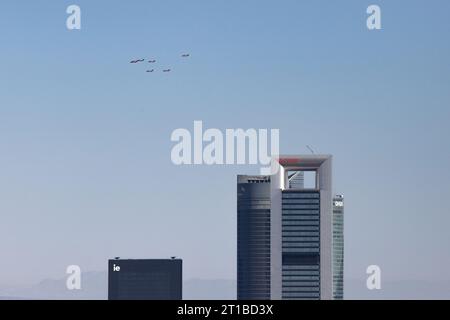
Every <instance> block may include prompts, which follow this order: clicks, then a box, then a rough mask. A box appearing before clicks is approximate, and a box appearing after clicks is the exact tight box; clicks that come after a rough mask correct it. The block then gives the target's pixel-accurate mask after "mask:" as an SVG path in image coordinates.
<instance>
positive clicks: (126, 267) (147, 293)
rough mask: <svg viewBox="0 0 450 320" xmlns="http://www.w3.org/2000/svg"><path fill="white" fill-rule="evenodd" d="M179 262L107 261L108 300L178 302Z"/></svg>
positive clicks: (179, 294) (180, 275) (180, 293)
mask: <svg viewBox="0 0 450 320" xmlns="http://www.w3.org/2000/svg"><path fill="white" fill-rule="evenodd" d="M182 264H183V262H182V260H181V259H142V260H131V259H114V260H109V261H108V299H109V300H181V299H182V280H183V277H182V268H183V267H182Z"/></svg>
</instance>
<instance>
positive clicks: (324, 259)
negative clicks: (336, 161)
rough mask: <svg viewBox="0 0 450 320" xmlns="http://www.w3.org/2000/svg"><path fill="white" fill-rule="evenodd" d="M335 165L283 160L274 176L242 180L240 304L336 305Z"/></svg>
mask: <svg viewBox="0 0 450 320" xmlns="http://www.w3.org/2000/svg"><path fill="white" fill-rule="evenodd" d="M331 161H332V158H331V156H320V155H307V156H281V157H279V158H278V159H277V160H275V162H274V167H276V171H275V172H276V173H275V174H274V175H271V176H257V177H255V176H249V177H247V176H239V177H238V299H261V298H265V299H332V297H333V292H332V289H333V285H332V190H331V178H332V177H331V174H332V172H331ZM306 171H311V172H313V173H315V185H314V186H313V187H310V188H305V187H304V184H303V177H304V172H306Z"/></svg>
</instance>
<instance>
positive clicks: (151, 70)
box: [145, 69, 155, 72]
mask: <svg viewBox="0 0 450 320" xmlns="http://www.w3.org/2000/svg"><path fill="white" fill-rule="evenodd" d="M153 71H155V70H154V69H150V70H147V71H145V72H153Z"/></svg>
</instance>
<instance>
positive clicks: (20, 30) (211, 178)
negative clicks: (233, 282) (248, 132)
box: [0, 0, 450, 284]
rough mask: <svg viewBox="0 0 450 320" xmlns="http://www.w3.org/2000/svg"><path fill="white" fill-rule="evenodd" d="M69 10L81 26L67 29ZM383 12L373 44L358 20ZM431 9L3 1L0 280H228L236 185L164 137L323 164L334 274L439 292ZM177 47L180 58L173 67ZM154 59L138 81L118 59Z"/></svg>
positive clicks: (445, 260) (439, 36)
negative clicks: (338, 254) (215, 131)
mask: <svg viewBox="0 0 450 320" xmlns="http://www.w3.org/2000/svg"><path fill="white" fill-rule="evenodd" d="M73 3H75V4H78V5H79V6H80V7H81V10H82V29H81V30H80V31H68V30H67V29H66V25H65V24H66V18H67V14H66V7H67V6H68V5H70V4H73ZM373 3H376V4H378V5H380V6H381V10H382V28H383V29H382V30H381V31H369V30H368V29H367V27H366V18H367V14H366V8H367V6H368V5H369V4H373ZM449 10H450V2H449V1H448V0H433V1H381V0H371V1H364V0H353V1H317V0H314V1H313V0H311V1H299V0H292V1H285V0H283V1H261V0H258V1H256V0H254V1H249V0H246V1H238V0H228V1H219V0H216V1H211V0H208V1H206V0H203V1H167V0H164V1H81V0H71V1H50V0H47V1H17V0H15V1H2V4H1V6H0V43H1V50H0V194H1V196H0V215H1V220H0V253H1V263H0V283H1V284H17V283H22V284H23V283H32V282H36V281H40V280H41V279H43V278H48V277H61V276H63V275H64V273H65V268H66V266H67V265H69V264H78V265H80V266H81V268H82V269H83V270H86V271H87V270H104V269H106V266H107V259H108V258H111V257H114V256H121V257H124V258H126V257H128V258H164V257H169V256H171V255H176V256H179V257H181V258H183V259H184V276H185V278H192V277H198V278H230V279H231V278H235V277H236V175H237V174H257V173H258V172H259V167H257V166H248V167H246V166H213V167H207V166H197V167H187V166H181V167H177V166H174V165H173V164H172V162H171V160H170V152H171V148H172V146H173V145H174V144H173V143H172V142H171V141H170V135H171V133H172V131H173V130H174V129H176V128H187V129H189V130H191V131H192V127H193V121H194V120H202V121H203V123H204V126H205V127H206V128H219V129H221V130H225V129H226V128H245V129H247V128H267V129H271V128H278V129H280V138H281V141H280V144H281V152H282V153H284V154H289V153H293V154H299V153H309V151H308V149H307V148H306V147H305V146H306V145H311V146H313V148H314V149H315V151H316V152H317V153H329V154H333V156H334V163H333V166H334V167H333V170H334V181H333V184H334V191H335V192H336V193H340V194H344V196H345V259H346V260H345V268H346V269H345V275H346V277H347V278H358V277H364V276H365V269H366V267H367V266H368V265H370V264H378V265H380V267H381V268H382V272H383V273H382V274H383V276H385V277H387V278H389V279H394V280H396V279H431V280H439V279H441V278H443V279H447V280H449V279H450V276H449V275H448V265H449V264H450V250H449V244H450V233H449V232H448V228H449V225H450V214H449V213H450V212H449V211H450V210H449V205H448V199H449V196H450V169H449V162H450V148H449V142H450V141H449V137H450V126H449V120H450V110H449V107H450V42H449V34H450V19H449V18H448V12H449ZM184 52H189V53H191V57H190V58H189V59H187V60H182V59H181V58H180V54H181V53H184ZM141 57H143V58H155V59H157V60H158V63H157V65H156V66H155V68H158V69H159V68H172V73H170V74H163V73H161V72H155V73H151V74H149V73H145V72H144V70H145V69H146V68H147V65H145V66H144V65H132V64H129V63H128V62H129V60H131V59H134V58H141Z"/></svg>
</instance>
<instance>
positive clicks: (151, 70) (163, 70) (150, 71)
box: [130, 53, 191, 73]
mask: <svg viewBox="0 0 450 320" xmlns="http://www.w3.org/2000/svg"><path fill="white" fill-rule="evenodd" d="M190 56H191V55H190V54H189V53H183V54H182V55H181V58H189V57H190ZM145 60H146V59H135V60H131V61H130V63H131V64H137V63H141V62H144V61H145ZM147 62H148V63H156V59H152V60H147ZM154 71H155V69H147V70H146V71H145V72H147V73H152V72H154ZM171 71H172V69H170V68H167V69H162V72H164V73H168V72H171Z"/></svg>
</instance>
